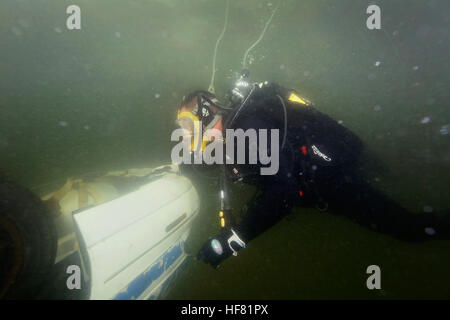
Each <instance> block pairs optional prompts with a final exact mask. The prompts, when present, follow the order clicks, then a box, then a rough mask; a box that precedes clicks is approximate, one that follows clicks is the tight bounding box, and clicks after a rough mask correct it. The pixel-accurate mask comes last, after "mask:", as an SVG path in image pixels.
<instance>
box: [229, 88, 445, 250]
mask: <svg viewBox="0 0 450 320" xmlns="http://www.w3.org/2000/svg"><path fill="white" fill-rule="evenodd" d="M290 92H291V91H288V90H286V89H284V88H282V87H280V86H278V85H274V84H273V85H268V86H266V87H265V88H263V89H258V90H257V92H255V93H254V94H253V95H252V96H251V97H252V98H251V99H249V102H248V105H247V106H246V107H245V108H243V110H242V112H241V113H240V114H239V116H238V117H237V118H236V119H235V121H234V122H233V123H232V125H231V127H230V128H234V129H237V128H241V129H243V130H244V131H245V130H247V129H256V130H258V129H279V130H280V145H281V142H282V141H281V140H282V137H283V130H284V116H283V114H284V112H283V108H282V105H281V102H280V99H279V97H277V95H279V96H280V97H282V98H283V99H284V101H285V105H286V109H287V120H288V129H287V140H286V142H285V147H284V149H283V150H280V155H279V171H278V172H277V174H275V175H266V176H263V175H260V167H261V165H227V167H228V168H229V174H230V176H233V175H236V177H238V176H240V177H243V181H244V182H247V183H251V184H255V185H256V186H258V188H259V190H260V192H259V193H258V195H257V196H256V198H255V199H254V200H253V201H251V203H249V206H248V210H247V213H246V214H245V216H244V217H243V219H242V221H241V223H239V224H238V225H237V226H235V227H234V229H235V230H236V231H237V232H238V234H239V235H240V236H241V237H242V238H243V240H244V241H245V242H248V241H250V240H252V239H253V238H255V237H256V236H257V235H259V234H260V233H262V232H264V231H265V230H266V229H268V228H269V227H271V226H273V225H274V224H275V223H277V222H278V221H279V220H280V219H281V218H283V217H284V216H285V215H286V214H287V213H289V211H290V210H291V209H292V207H293V206H294V205H300V206H302V205H304V206H316V207H318V208H322V209H326V210H328V211H330V212H336V213H341V214H344V215H346V216H348V217H349V218H351V219H353V220H355V221H356V222H358V223H360V224H361V225H364V226H366V227H369V228H370V229H372V230H375V231H378V232H382V233H386V234H389V235H391V236H394V237H396V238H399V239H402V240H408V241H415V240H419V241H420V240H425V239H430V238H444V239H449V238H450V237H449V235H450V216H449V215H448V214H447V215H439V214H437V213H423V214H414V213H412V212H409V211H407V210H406V209H405V208H403V207H402V206H400V205H399V204H397V203H396V202H394V201H392V200H390V199H389V198H388V197H386V196H385V195H383V194H382V193H381V192H379V191H378V190H376V189H375V188H374V187H372V186H371V185H370V184H368V183H367V182H366V181H365V180H364V179H363V178H362V177H361V176H360V174H359V172H358V168H359V163H360V160H361V155H362V152H363V149H364V145H363V143H362V142H361V141H360V139H359V138H358V137H357V136H356V135H355V134H354V133H352V132H351V131H350V130H348V129H347V128H345V127H344V126H342V125H341V124H339V123H337V122H336V121H335V120H333V119H331V118H330V117H328V116H327V115H325V114H323V113H321V112H319V111H318V110H317V109H315V108H314V107H312V106H306V105H304V104H301V103H298V102H291V101H289V100H288V99H287V97H288V95H289V93H290ZM232 116H233V114H231V115H229V116H228V120H230V119H231V118H232ZM268 140H269V141H270V139H268ZM268 149H269V150H270V147H269V148H268ZM263 167H267V165H266V166H263ZM233 169H236V170H237V171H236V170H233ZM236 172H238V173H237V174H236Z"/></svg>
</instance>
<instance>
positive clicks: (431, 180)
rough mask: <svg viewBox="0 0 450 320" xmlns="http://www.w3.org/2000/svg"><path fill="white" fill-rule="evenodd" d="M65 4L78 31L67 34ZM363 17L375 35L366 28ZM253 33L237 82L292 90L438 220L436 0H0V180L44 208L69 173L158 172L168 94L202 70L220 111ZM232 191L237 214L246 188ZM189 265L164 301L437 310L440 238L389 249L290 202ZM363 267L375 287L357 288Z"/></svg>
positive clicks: (446, 121)
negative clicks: (74, 13)
mask: <svg viewBox="0 0 450 320" xmlns="http://www.w3.org/2000/svg"><path fill="white" fill-rule="evenodd" d="M227 3H228V5H229V7H228V9H227ZM73 4H75V5H77V6H79V7H80V8H81V29H79V30H69V29H68V28H67V26H66V20H67V18H68V14H67V13H66V8H67V7H68V6H69V5H73ZM370 5H377V6H379V8H381V29H374V30H371V29H369V28H368V27H367V25H366V21H367V19H368V17H369V14H367V12H366V10H367V8H368V6H370ZM275 9H277V11H276V12H275V13H274V10H275ZM227 10H228V15H226V12H227ZM272 13H274V14H273V16H272V19H271V21H270V24H267V22H268V20H269V19H270V18H271V15H272ZM226 16H227V19H226V25H225V26H226V28H225V29H224V23H225V17H226ZM266 26H267V29H266V30H265V33H264V36H263V37H262V38H261V40H260V42H259V43H258V44H257V45H256V46H255V47H254V48H252V49H251V50H250V51H249V52H248V55H247V57H246V59H245V60H246V61H247V64H248V65H247V67H248V69H249V70H250V78H251V79H252V80H253V81H258V82H259V81H266V80H268V81H272V82H277V83H280V84H281V85H283V86H286V87H288V88H295V89H296V90H297V91H298V92H300V93H301V94H302V95H303V96H305V97H307V98H308V99H309V100H311V101H312V102H313V103H314V106H315V107H316V108H317V109H318V110H320V111H321V112H323V113H325V114H328V115H329V116H331V117H332V118H334V119H336V120H337V121H338V122H339V123H340V124H342V125H344V126H345V127H347V128H349V129H351V130H352V131H353V132H355V133H356V134H357V135H358V136H359V137H360V138H361V140H362V141H363V142H364V144H365V145H366V147H367V149H368V150H369V151H370V154H371V159H372V160H371V161H368V162H367V164H366V166H365V168H364V170H365V171H364V175H365V176H366V177H367V179H368V180H369V181H370V183H371V184H372V185H373V186H375V187H376V188H378V189H380V190H382V191H383V192H384V193H386V194H387V195H388V196H389V197H391V198H393V199H394V200H396V201H398V202H399V203H400V204H401V205H402V206H404V207H405V208H408V209H409V210H411V211H414V212H419V213H420V214H427V213H429V212H432V211H446V212H449V209H450V197H449V185H450V175H449V172H450V171H449V168H450V139H449V137H450V136H449V134H448V131H449V125H450V110H449V101H450V90H449V85H450V62H449V58H448V57H449V52H450V2H448V1H445V0H408V1H406V0H395V1H394V0H391V1H388V0H376V1H375V0H339V1H332V0H281V1H279V2H278V0H273V1H272V0H246V1H237V0H230V1H228V2H227V1H226V0H214V1H206V0H159V1H158V0H127V1H119V0H97V1H88V0H77V1H66V0H63V1H51V0H33V1H31V0H21V1H14V0H2V2H1V4H0V168H1V171H2V173H5V174H7V175H8V176H10V177H12V178H13V179H14V180H15V181H16V182H17V183H19V184H21V185H23V186H25V187H26V188H28V189H30V190H31V191H33V192H34V193H36V194H37V195H39V196H44V195H45V194H46V193H47V192H49V191H50V190H55V189H57V188H60V187H61V186H62V185H64V183H65V181H66V179H67V178H68V177H77V176H81V175H86V174H88V173H95V172H102V171H111V170H120V169H123V168H139V167H157V166H161V165H164V164H167V163H170V162H171V157H170V156H171V150H172V147H173V146H174V143H173V142H172V141H171V140H170V136H171V133H172V131H173V130H174V129H175V128H176V124H175V122H174V121H175V119H176V115H177V108H178V107H179V105H180V101H181V99H182V97H183V96H184V95H186V94H187V93H189V92H191V91H193V90H197V89H203V90H207V89H208V87H209V88H211V87H210V84H211V77H212V75H213V70H214V82H213V83H212V84H213V87H214V90H215V93H216V95H217V97H218V99H219V100H220V101H223V102H224V103H225V102H226V99H227V93H228V91H229V90H230V89H231V87H232V85H233V83H234V82H235V81H236V79H237V78H238V76H239V74H240V72H241V70H242V68H243V65H242V62H243V59H244V55H245V54H246V51H247V50H248V49H249V47H250V46H251V45H252V44H253V43H255V41H256V40H258V37H260V35H261V32H262V31H263V30H264V28H265V27H266ZM219 37H220V42H217V40H218V38H219ZM216 44H217V45H216ZM214 53H216V55H214ZM214 56H215V58H214ZM213 63H214V64H215V68H214V67H213ZM193 183H194V185H195V186H196V188H197V189H198V194H199V196H200V201H201V210H200V212H199V214H198V216H197V217H196V218H195V222H194V225H193V228H192V231H191V233H190V236H189V238H188V240H187V243H186V250H187V251H188V253H191V254H193V255H195V254H196V253H197V251H198V250H199V248H200V246H201V245H202V244H203V242H204V241H205V240H206V239H208V238H209V237H210V236H211V235H213V234H216V233H217V232H218V231H219V229H220V225H219V223H218V218H217V213H216V212H217V210H218V205H219V202H218V201H219V196H218V195H219V182H218V180H215V179H209V178H205V177H202V176H198V177H195V178H194V181H193ZM231 192H232V195H233V201H234V202H233V207H234V208H237V209H236V210H235V212H239V210H238V209H241V208H245V206H246V205H247V202H248V201H250V200H251V198H252V195H253V194H254V193H255V188H253V187H250V186H246V185H233V186H232V190H231ZM405 223H407V222H405ZM188 262H189V263H187V264H186V267H185V268H184V269H183V270H182V271H181V272H180V273H179V275H178V276H177V279H176V281H174V283H173V285H172V286H171V288H170V290H169V292H168V294H167V298H168V299H448V298H450V273H449V272H448V268H449V266H450V241H426V242H418V243H409V242H403V241H400V240H396V239H394V238H392V237H390V236H388V235H384V234H380V233H377V232H374V231H371V230H368V229H366V228H363V227H361V226H359V225H358V224H356V223H354V222H352V221H351V220H349V219H347V218H345V217H344V216H340V215H336V214H331V213H328V212H321V211H319V210H316V209H305V208H299V207H298V208H297V207H295V208H294V210H293V212H292V213H290V214H289V215H288V216H286V217H285V218H284V219H282V220H281V221H280V222H279V223H277V224H276V225H275V226H274V227H272V228H270V229H269V230H267V231H266V232H264V233H263V234H262V235H260V236H259V237H257V238H256V239H255V240H253V241H251V242H250V243H249V244H248V247H247V249H246V250H242V252H240V253H239V255H238V257H230V258H229V259H227V260H226V261H225V262H224V263H223V264H221V266H220V268H218V269H217V270H214V269H213V268H211V267H210V266H208V265H206V264H204V263H202V262H199V261H196V260H195V259H193V258H191V257H190V258H189V261H188ZM370 265H378V266H380V269H381V289H380V290H368V288H367V287H366V280H367V278H368V276H369V275H368V274H367V272H366V269H367V267H368V266H370Z"/></svg>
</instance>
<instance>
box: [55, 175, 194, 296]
mask: <svg viewBox="0 0 450 320" xmlns="http://www.w3.org/2000/svg"><path fill="white" fill-rule="evenodd" d="M168 167H169V169H170V170H168V172H167V171H166V172H164V173H159V174H154V175H152V174H151V173H152V171H154V170H156V169H133V170H135V171H134V173H130V170H127V171H124V172H118V173H112V174H113V175H114V174H117V175H119V176H120V175H122V176H123V175H128V176H130V175H132V174H135V175H137V176H139V175H140V176H149V177H151V178H152V179H149V182H148V183H146V184H143V185H142V186H141V187H139V189H137V190H135V191H133V192H130V193H127V194H125V195H122V196H118V197H115V194H114V192H113V190H111V189H110V186H109V187H108V186H106V185H105V186H101V185H100V184H99V183H97V185H95V183H92V184H91V185H90V187H92V188H95V187H96V188H97V193H98V194H102V192H103V196H109V197H112V198H114V199H112V200H110V201H106V202H104V203H102V204H99V205H96V206H93V207H91V208H87V209H84V210H82V211H76V210H73V209H76V204H77V200H78V198H77V197H78V194H77V193H76V192H75V193H72V194H70V193H68V194H67V195H66V197H65V199H62V200H61V201H60V203H61V204H64V205H61V207H62V208H63V210H62V211H63V214H62V215H61V216H60V217H59V218H58V219H57V220H56V224H57V228H58V230H66V232H60V239H59V241H58V253H57V259H56V260H57V261H56V262H58V261H61V260H63V259H64V258H65V257H66V256H68V255H70V254H72V253H73V252H74V251H78V250H79V251H80V252H81V257H82V259H81V261H82V266H81V267H82V271H83V274H84V275H85V279H87V280H88V283H89V284H90V290H89V297H88V298H89V299H96V300H97V299H120V300H122V299H158V298H162V297H163V296H164V293H165V292H166V290H165V289H167V288H168V286H169V284H170V282H171V281H170V279H173V278H174V275H175V272H176V271H177V270H179V269H180V267H181V266H182V265H183V262H185V260H186V258H187V255H186V253H185V251H184V242H185V241H186V239H187V237H188V235H189V232H190V230H191V227H192V223H193V220H194V218H195V216H196V214H197V213H198V211H199V206H200V204H199V197H198V194H197V192H196V190H195V188H194V187H193V185H192V183H191V182H190V180H189V179H187V178H186V177H183V176H181V175H179V174H178V173H177V170H176V168H175V167H174V166H168ZM174 168H175V169H174ZM157 169H158V168H157ZM70 199H71V200H70ZM91 200H93V199H90V198H89V201H91ZM67 230H68V231H67Z"/></svg>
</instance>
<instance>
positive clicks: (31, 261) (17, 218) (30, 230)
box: [0, 175, 57, 299]
mask: <svg viewBox="0 0 450 320" xmlns="http://www.w3.org/2000/svg"><path fill="white" fill-rule="evenodd" d="M56 247H57V236H56V230H55V227H54V224H53V219H52V218H51V217H50V214H49V212H48V210H47V208H46V207H45V205H44V204H43V202H42V201H41V199H40V198H39V197H38V196H36V195H35V194H33V193H32V192H31V191H29V190H27V189H26V188H23V187H21V186H19V185H17V184H15V183H13V182H12V181H11V180H10V179H8V178H7V177H5V176H3V175H0V261H1V263H0V299H33V298H35V297H36V294H37V293H38V291H39V290H40V288H41V286H42V285H43V283H44V281H45V280H46V279H47V277H48V275H49V274H50V271H51V269H52V267H53V265H54V261H55V255H56Z"/></svg>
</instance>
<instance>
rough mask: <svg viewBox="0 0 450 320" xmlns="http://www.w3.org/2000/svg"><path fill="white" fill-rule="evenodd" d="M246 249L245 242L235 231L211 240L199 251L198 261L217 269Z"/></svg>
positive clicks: (224, 233)
mask: <svg viewBox="0 0 450 320" xmlns="http://www.w3.org/2000/svg"><path fill="white" fill-rule="evenodd" d="M242 248H245V242H244V241H243V240H242V239H241V238H240V237H239V236H238V234H237V233H236V231H234V230H233V229H231V230H229V231H226V232H223V233H221V234H218V235H217V236H215V237H213V238H209V239H208V240H207V241H206V242H205V243H204V244H203V246H202V248H201V249H200V250H199V252H198V254H197V260H202V261H203V262H205V263H208V264H210V265H211V266H213V267H214V268H217V267H218V266H219V264H220V263H222V261H224V260H225V259H226V258H228V257H229V256H231V255H237V251H238V250H240V249H242Z"/></svg>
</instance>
